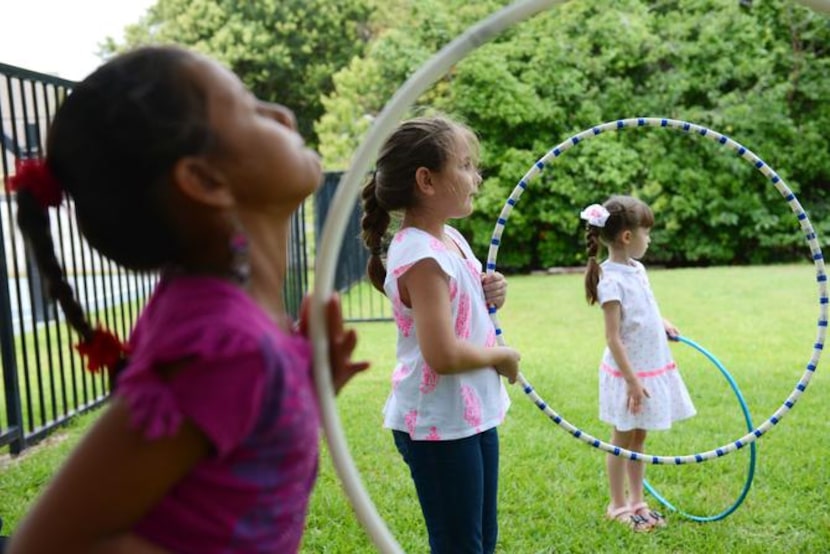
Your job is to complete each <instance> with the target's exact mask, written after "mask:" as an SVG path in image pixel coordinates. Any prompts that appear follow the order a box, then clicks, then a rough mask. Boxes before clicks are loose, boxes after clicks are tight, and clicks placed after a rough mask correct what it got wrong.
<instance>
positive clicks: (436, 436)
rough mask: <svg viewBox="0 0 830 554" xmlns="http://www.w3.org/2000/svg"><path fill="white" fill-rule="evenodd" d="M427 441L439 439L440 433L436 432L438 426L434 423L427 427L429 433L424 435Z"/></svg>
mask: <svg viewBox="0 0 830 554" xmlns="http://www.w3.org/2000/svg"><path fill="white" fill-rule="evenodd" d="M425 439H426V440H428V441H440V440H441V435H439V434H438V428H437V427H435V426H434V425H433V426H432V427H430V428H429V435H427V436H426V437H425Z"/></svg>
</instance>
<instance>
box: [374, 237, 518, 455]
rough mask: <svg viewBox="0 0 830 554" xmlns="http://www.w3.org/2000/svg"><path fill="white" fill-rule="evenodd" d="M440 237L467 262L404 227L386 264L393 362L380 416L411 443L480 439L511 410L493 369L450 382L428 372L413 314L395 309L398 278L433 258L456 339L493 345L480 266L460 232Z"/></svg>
mask: <svg viewBox="0 0 830 554" xmlns="http://www.w3.org/2000/svg"><path fill="white" fill-rule="evenodd" d="M444 232H445V234H446V235H447V236H449V237H450V238H451V239H452V240H453V241H455V243H456V244H457V245H458V247H459V248H460V249H461V251H462V252H463V253H464V256H465V258H462V257H460V256H459V255H458V254H457V253H455V252H452V251H450V250H449V249H447V247H446V246H444V244H443V243H442V242H441V241H440V240H438V239H437V238H435V237H433V236H432V235H430V234H429V233H427V232H425V231H422V230H420V229H416V228H414V227H408V228H405V229H402V230H400V231H399V232H398V233H396V234H395V236H394V238H393V239H392V244H391V245H390V246H389V253H388V256H387V261H386V269H387V275H386V282H385V283H384V289H385V291H386V295H387V296H388V297H389V299H390V300H391V301H392V309H393V313H394V316H395V323H396V324H397V327H398V344H397V360H398V363H397V366H396V367H395V371H394V372H393V374H392V392H391V394H390V395H389V398H388V399H387V401H386V406H385V407H384V410H383V411H384V427H387V428H389V429H396V430H398V431H405V432H408V433H409V436H410V437H412V439H413V440H453V439H460V438H464V437H468V436H470V435H474V434H476V433H481V432H483V431H486V430H488V429H490V428H492V427H495V426H496V425H499V424H500V423H501V422H502V421H503V420H504V414H505V412H507V409H508V408H509V406H510V398H509V397H508V396H507V391H506V390H505V388H504V384H503V383H502V380H501V377H500V376H499V375H498V373H496V370H495V369H493V368H492V367H484V368H481V369H475V370H470V371H466V372H464V373H457V374H453V375H439V374H437V373H436V372H434V371H433V370H432V369H431V368H430V367H429V366H428V365H427V364H426V362H425V361H424V358H423V356H422V354H421V348H420V346H419V345H418V336H417V333H416V330H415V324H414V321H413V319H412V310H411V309H410V308H408V307H406V306H405V305H404V304H403V303H402V302H401V297H400V293H399V291H398V278H399V277H400V276H401V275H403V274H404V273H406V271H407V270H408V269H409V268H411V267H412V266H413V265H415V264H416V263H417V262H419V261H421V260H424V259H427V258H430V259H433V260H435V261H436V262H437V263H438V265H439V266H440V267H441V269H442V270H443V271H444V273H446V274H447V276H448V277H449V287H450V304H451V308H452V319H453V321H454V322H455V332H456V334H457V335H458V336H459V337H461V338H464V339H466V340H468V341H470V342H471V343H473V344H478V345H481V346H495V345H496V331H495V327H494V326H493V321H492V320H491V319H490V316H489V315H488V313H487V305H486V303H485V301H484V291H483V289H482V287H481V262H479V261H478V260H477V259H476V257H475V255H474V254H473V252H472V250H471V249H470V245H469V244H467V241H466V240H464V237H462V236H461V234H460V233H459V232H458V231H456V230H455V229H453V228H452V227H450V226H448V225H446V226H444Z"/></svg>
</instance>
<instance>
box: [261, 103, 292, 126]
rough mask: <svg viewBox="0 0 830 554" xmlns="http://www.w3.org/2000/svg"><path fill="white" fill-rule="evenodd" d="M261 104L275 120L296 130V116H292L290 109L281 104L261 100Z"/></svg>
mask: <svg viewBox="0 0 830 554" xmlns="http://www.w3.org/2000/svg"><path fill="white" fill-rule="evenodd" d="M262 104H264V107H265V109H266V110H267V111H268V114H269V115H270V116H271V117H273V118H274V120H275V121H276V122H278V123H279V124H281V125H284V126H285V127H288V128H289V129H291V130H292V131H296V130H297V118H296V117H294V112H293V111H291V109H289V108H287V107H285V106H283V105H282V104H276V103H271V102H262Z"/></svg>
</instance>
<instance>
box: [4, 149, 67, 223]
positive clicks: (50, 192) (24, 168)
mask: <svg viewBox="0 0 830 554" xmlns="http://www.w3.org/2000/svg"><path fill="white" fill-rule="evenodd" d="M14 171H15V174H14V175H13V176H12V177H10V178H9V190H12V191H21V190H26V191H29V193H30V194H31V195H32V196H34V198H35V200H36V201H37V203H38V205H39V206H40V207H41V208H43V209H44V210H45V209H46V208H50V207H52V208H57V207H58V206H60V205H61V202H62V201H63V187H61V184H60V183H59V182H58V180H57V179H56V178H55V175H54V174H53V173H52V170H51V169H49V166H48V165H46V162H44V161H43V160H42V159H40V158H29V159H26V160H17V161H16V162H15V164H14Z"/></svg>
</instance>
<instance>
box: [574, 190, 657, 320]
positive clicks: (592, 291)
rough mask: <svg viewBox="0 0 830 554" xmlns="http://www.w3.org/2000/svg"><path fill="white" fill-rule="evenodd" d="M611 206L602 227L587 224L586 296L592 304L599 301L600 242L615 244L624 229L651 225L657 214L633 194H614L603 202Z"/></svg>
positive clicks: (628, 229) (629, 229) (631, 229)
mask: <svg viewBox="0 0 830 554" xmlns="http://www.w3.org/2000/svg"><path fill="white" fill-rule="evenodd" d="M603 206H604V207H605V209H606V210H608V214H609V215H608V219H607V220H606V221H605V225H604V226H603V227H597V226H595V225H591V224H590V223H586V224H585V243H586V245H587V246H586V252H587V253H588V265H587V267H586V268H585V298H586V299H587V300H588V303H589V304H596V303H597V301H598V300H599V298H598V296H597V285H598V283H599V277H600V272H601V270H600V266H599V262H598V261H597V256H599V252H600V249H601V246H602V245H603V244H605V245H606V246H607V245H609V244H612V243H613V242H614V241H615V240H617V237H619V235H620V233H622V232H623V231H634V230H636V229H638V228H640V227H646V228H651V227H652V226H653V225H654V214H653V213H652V211H651V208H649V207H648V205H647V204H646V203H645V202H643V201H642V200H639V199H637V198H634V197H633V196H612V197H610V198H609V199H608V200H606V201H605V203H604V204H603Z"/></svg>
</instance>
